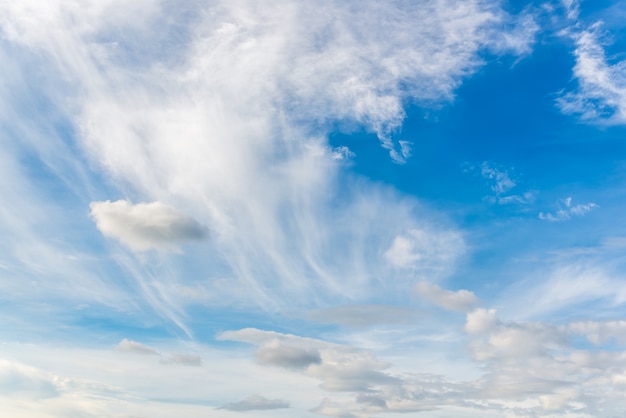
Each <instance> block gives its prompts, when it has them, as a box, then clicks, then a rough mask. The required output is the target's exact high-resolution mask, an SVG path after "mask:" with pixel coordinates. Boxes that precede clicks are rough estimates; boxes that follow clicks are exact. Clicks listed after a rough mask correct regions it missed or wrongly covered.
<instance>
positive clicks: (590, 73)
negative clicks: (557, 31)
mask: <svg viewBox="0 0 626 418" xmlns="http://www.w3.org/2000/svg"><path fill="white" fill-rule="evenodd" d="M570 10H571V11H572V13H573V16H575V15H576V14H577V13H575V11H576V10H577V8H576V7H575V6H574V7H573V8H571V9H570ZM602 25H603V23H602V21H598V22H596V23H594V24H592V25H591V26H589V27H587V28H586V29H584V30H577V29H572V30H570V33H569V35H570V36H571V37H572V38H573V40H574V42H575V43H576V49H575V51H574V56H575V57H576V65H575V66H574V69H573V73H574V77H575V79H576V81H577V83H578V86H577V89H576V90H574V91H569V92H565V93H564V94H563V95H562V96H561V97H559V98H558V100H557V105H558V106H559V108H560V109H561V111H562V112H564V113H568V114H574V115H578V116H579V117H580V118H581V119H582V120H583V121H586V122H590V123H598V124H607V125H623V124H625V123H626V75H625V74H626V61H625V60H619V59H615V58H612V57H611V56H608V55H607V52H606V50H605V47H606V46H607V44H608V41H607V37H606V36H605V34H604V33H603V29H602Z"/></svg>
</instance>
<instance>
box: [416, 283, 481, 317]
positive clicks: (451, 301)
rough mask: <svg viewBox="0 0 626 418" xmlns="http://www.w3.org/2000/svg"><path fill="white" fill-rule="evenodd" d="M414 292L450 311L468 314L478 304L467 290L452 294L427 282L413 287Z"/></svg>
mask: <svg viewBox="0 0 626 418" xmlns="http://www.w3.org/2000/svg"><path fill="white" fill-rule="evenodd" d="M415 290H416V291H417V293H418V295H419V296H421V297H422V298H424V299H426V300H428V301H430V302H432V303H434V304H435V305H437V306H440V307H442V308H444V309H448V310H451V311H459V312H469V311H470V310H472V309H473V308H475V307H476V305H478V303H479V302H480V301H479V299H478V298H477V297H476V295H474V293H472V292H470V291H469V290H464V289H462V290H458V291H456V292H453V291H450V290H445V289H442V288H441V287H439V286H437V285H436V284H433V283H428V282H420V283H418V284H417V285H415Z"/></svg>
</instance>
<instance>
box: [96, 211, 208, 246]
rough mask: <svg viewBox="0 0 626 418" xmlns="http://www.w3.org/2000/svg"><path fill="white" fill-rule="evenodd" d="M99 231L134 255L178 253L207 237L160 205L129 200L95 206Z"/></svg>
mask: <svg viewBox="0 0 626 418" xmlns="http://www.w3.org/2000/svg"><path fill="white" fill-rule="evenodd" d="M89 207H90V208H91V213H90V214H91V217H92V218H93V219H94V221H95V222H96V226H97V227H98V230H100V232H102V234H103V235H105V236H107V237H112V238H117V239H119V240H120V241H121V242H122V243H123V244H125V245H127V246H128V247H130V248H131V249H132V250H135V251H146V250H149V249H153V248H156V249H169V250H175V249H177V247H176V244H178V243H180V242H185V241H197V240H202V239H204V238H206V237H207V234H208V231H207V228H206V227H204V226H203V225H201V224H199V223H198V222H197V221H196V220H194V219H193V218H191V217H189V216H187V215H185V214H183V213H181V212H179V211H178V210H176V209H174V208H172V207H170V206H167V205H165V204H163V203H161V202H152V203H137V204H132V203H130V202H128V201H126V200H118V201H116V202H111V201H108V200H107V201H105V202H92V203H91V204H90V205H89Z"/></svg>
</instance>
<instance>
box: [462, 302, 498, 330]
mask: <svg viewBox="0 0 626 418" xmlns="http://www.w3.org/2000/svg"><path fill="white" fill-rule="evenodd" d="M497 324H498V320H497V318H496V311H495V309H482V308H480V309H476V310H475V311H473V312H469V313H468V314H467V316H466V323H465V331H466V332H467V333H469V334H484V333H487V332H489V331H490V330H492V329H493V328H494V327H495V326H496V325H497Z"/></svg>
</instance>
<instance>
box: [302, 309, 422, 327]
mask: <svg viewBox="0 0 626 418" xmlns="http://www.w3.org/2000/svg"><path fill="white" fill-rule="evenodd" d="M414 316H415V312H414V311H412V310H410V309H406V308H400V307H397V306H388V305H349V306H339V307H336V308H327V309H318V310H314V311H311V312H310V313H309V315H308V317H309V318H310V319H312V320H314V321H319V322H325V323H330V324H337V325H341V326H345V327H351V328H363V327H371V326H375V325H381V324H397V323H403V322H406V321H408V320H410V319H412V318H413V317H414Z"/></svg>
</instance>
